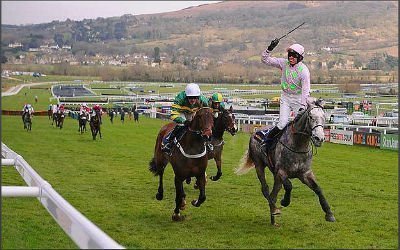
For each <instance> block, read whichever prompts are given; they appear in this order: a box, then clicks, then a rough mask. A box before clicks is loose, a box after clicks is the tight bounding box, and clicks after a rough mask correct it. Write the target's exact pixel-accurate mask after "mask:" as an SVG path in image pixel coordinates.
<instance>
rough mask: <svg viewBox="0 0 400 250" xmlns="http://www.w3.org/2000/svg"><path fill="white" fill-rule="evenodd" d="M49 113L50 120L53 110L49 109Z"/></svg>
mask: <svg viewBox="0 0 400 250" xmlns="http://www.w3.org/2000/svg"><path fill="white" fill-rule="evenodd" d="M47 115H48V116H49V120H50V119H51V118H52V117H53V110H51V109H49V110H47Z"/></svg>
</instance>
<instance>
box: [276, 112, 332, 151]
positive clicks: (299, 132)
mask: <svg viewBox="0 0 400 250" xmlns="http://www.w3.org/2000/svg"><path fill="white" fill-rule="evenodd" d="M314 108H321V109H322V110H323V107H321V106H319V105H316V106H315V107H312V108H310V109H307V110H306V111H305V112H304V113H303V114H301V115H300V117H298V118H297V119H296V118H295V120H294V121H293V123H292V125H291V130H292V131H291V132H292V133H293V134H303V135H306V136H307V137H309V138H310V139H311V141H312V144H311V146H312V147H311V148H309V149H308V150H307V151H296V150H294V149H291V148H290V147H289V146H287V145H285V144H284V143H283V142H282V141H281V140H279V141H278V142H279V143H280V144H282V145H283V146H284V147H285V148H287V149H288V150H290V151H292V152H293V153H297V154H307V153H309V152H310V150H311V149H313V146H314V144H315V142H314V141H313V140H312V131H314V129H316V128H318V127H322V128H324V125H323V124H317V125H315V126H314V127H312V128H311V129H309V126H308V124H309V123H310V119H311V118H310V112H311V110H313V109H314ZM304 115H307V118H306V119H307V120H306V126H305V128H306V129H305V131H296V129H295V127H294V125H295V122H296V121H297V120H300V119H301V118H302V116H304ZM307 130H310V131H309V132H308V131H307ZM313 151H314V150H313Z"/></svg>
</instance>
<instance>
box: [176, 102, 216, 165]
mask: <svg viewBox="0 0 400 250" xmlns="http://www.w3.org/2000/svg"><path fill="white" fill-rule="evenodd" d="M200 109H210V108H209V107H201V108H199V109H198V110H196V112H195V113H194V116H195V115H196V113H197V112H198V111H199V110H200ZM208 130H211V129H209V128H207V129H206V130H204V131H203V130H201V131H198V130H193V129H191V128H190V127H188V131H190V132H192V133H196V134H198V135H202V134H204V133H205V132H206V131H208ZM175 140H176V138H175ZM176 146H177V147H178V149H179V151H180V152H181V153H182V155H183V156H185V157H186V158H191V159H196V158H201V157H203V156H205V155H206V154H207V148H206V145H205V144H204V150H203V152H201V153H199V154H194V155H190V154H187V153H186V152H185V150H183V147H182V145H181V144H180V143H179V142H178V141H177V142H176Z"/></svg>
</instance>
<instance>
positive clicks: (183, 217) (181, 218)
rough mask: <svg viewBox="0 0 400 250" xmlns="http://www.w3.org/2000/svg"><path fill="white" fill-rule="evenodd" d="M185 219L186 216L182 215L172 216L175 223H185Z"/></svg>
mask: <svg viewBox="0 0 400 250" xmlns="http://www.w3.org/2000/svg"><path fill="white" fill-rule="evenodd" d="M184 219H185V216H183V215H181V214H175V213H174V214H173V215H172V220H173V221H183V220H184Z"/></svg>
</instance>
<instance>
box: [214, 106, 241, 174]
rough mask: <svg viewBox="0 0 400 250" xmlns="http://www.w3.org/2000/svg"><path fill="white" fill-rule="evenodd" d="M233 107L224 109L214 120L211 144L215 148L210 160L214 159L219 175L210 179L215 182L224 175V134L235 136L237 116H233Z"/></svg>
mask: <svg viewBox="0 0 400 250" xmlns="http://www.w3.org/2000/svg"><path fill="white" fill-rule="evenodd" d="M232 111H233V109H232V106H231V108H230V109H229V110H227V109H223V110H222V111H220V112H218V117H217V118H214V129H213V133H212V137H211V144H212V145H213V146H214V150H213V151H212V152H209V153H208V159H209V160H211V159H214V160H215V164H216V165H217V174H216V175H215V176H211V177H210V179H211V180H213V181H217V180H219V178H220V177H221V175H222V170H221V165H222V160H221V156H222V150H223V149H224V144H225V142H224V138H223V135H224V132H225V131H228V132H229V133H231V135H235V134H236V132H237V127H236V124H235V116H234V115H233V114H232Z"/></svg>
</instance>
